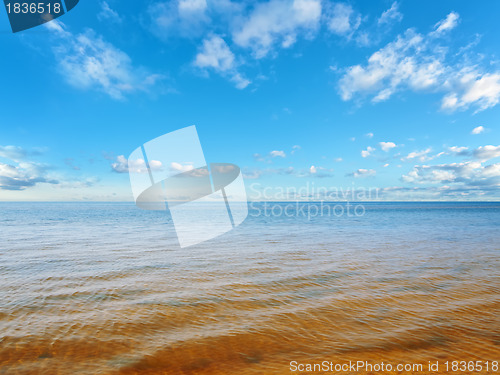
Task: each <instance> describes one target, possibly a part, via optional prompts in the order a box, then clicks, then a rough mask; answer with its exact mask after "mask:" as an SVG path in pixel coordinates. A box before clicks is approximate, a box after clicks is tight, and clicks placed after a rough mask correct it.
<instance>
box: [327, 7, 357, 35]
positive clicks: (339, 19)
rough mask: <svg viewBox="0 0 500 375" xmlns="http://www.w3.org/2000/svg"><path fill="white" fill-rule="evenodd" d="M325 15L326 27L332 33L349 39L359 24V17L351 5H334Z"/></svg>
mask: <svg viewBox="0 0 500 375" xmlns="http://www.w3.org/2000/svg"><path fill="white" fill-rule="evenodd" d="M328 13H330V14H329V15H327V18H328V21H327V27H328V30H330V31H331V32H332V33H334V34H337V35H343V36H347V37H351V36H352V34H353V33H354V32H355V31H356V30H357V29H358V27H359V25H360V24H361V16H360V15H359V14H357V13H356V12H355V11H354V9H353V8H352V6H351V5H349V4H345V3H335V4H333V6H332V9H331V10H330V11H329V12H328Z"/></svg>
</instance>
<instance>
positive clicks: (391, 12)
mask: <svg viewBox="0 0 500 375" xmlns="http://www.w3.org/2000/svg"><path fill="white" fill-rule="evenodd" d="M402 19H403V14H402V13H401V12H400V11H399V4H398V3H397V1H395V2H393V3H392V5H391V7H390V8H389V9H387V10H386V11H384V12H383V13H382V15H381V16H380V17H379V19H378V21H377V22H378V24H379V25H383V24H389V23H392V22H399V21H401V20H402Z"/></svg>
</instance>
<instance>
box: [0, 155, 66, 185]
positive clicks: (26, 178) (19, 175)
mask: <svg viewBox="0 0 500 375" xmlns="http://www.w3.org/2000/svg"><path fill="white" fill-rule="evenodd" d="M16 164H17V165H16ZM45 171H46V166H44V165H42V164H38V163H33V162H19V163H13V164H6V163H1V162H0V189H2V190H24V189H27V188H29V187H32V186H35V185H36V184H39V183H47V184H57V183H58V181H57V180H54V179H50V178H48V177H47V176H46V174H45Z"/></svg>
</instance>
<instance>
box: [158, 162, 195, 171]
mask: <svg viewBox="0 0 500 375" xmlns="http://www.w3.org/2000/svg"><path fill="white" fill-rule="evenodd" d="M158 163H160V162H158ZM160 166H161V163H160ZM193 169H194V167H193V165H192V164H191V163H184V164H181V163H176V162H172V163H170V170H171V171H174V172H189V171H192V170H193Z"/></svg>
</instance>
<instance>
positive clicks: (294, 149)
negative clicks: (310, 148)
mask: <svg viewBox="0 0 500 375" xmlns="http://www.w3.org/2000/svg"><path fill="white" fill-rule="evenodd" d="M301 148H302V147H300V146H299V145H294V146H293V147H292V152H291V154H292V155H293V154H295V152H297V151H298V150H300V149H301Z"/></svg>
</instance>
